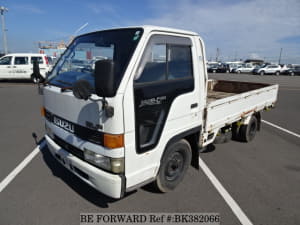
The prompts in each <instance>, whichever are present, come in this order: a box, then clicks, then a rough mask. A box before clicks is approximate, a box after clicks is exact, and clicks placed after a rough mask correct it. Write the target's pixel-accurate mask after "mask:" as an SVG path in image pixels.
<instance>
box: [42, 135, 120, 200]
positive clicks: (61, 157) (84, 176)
mask: <svg viewBox="0 0 300 225" xmlns="http://www.w3.org/2000/svg"><path fill="white" fill-rule="evenodd" d="M45 139H46V142H47V145H48V148H49V150H50V152H51V153H52V155H53V156H54V157H55V158H56V159H57V161H59V162H60V163H61V164H62V165H63V166H64V167H66V168H67V169H68V170H69V171H71V172H72V173H73V174H75V175H76V176H77V177H79V178H80V179H81V180H83V181H84V182H86V183H87V184H89V185H90V186H92V187H93V188H95V189H96V190H98V191H100V192H101V193H103V194H105V195H107V196H110V197H112V198H121V197H123V194H124V188H123V187H125V179H124V178H122V177H121V175H115V174H111V173H108V172H105V171H103V170H101V169H99V168H96V167H94V166H92V165H90V164H88V163H87V162H84V161H83V160H81V159H79V158H78V157H76V156H74V155H72V154H71V153H69V152H67V151H66V150H64V149H63V148H61V147H60V146H59V145H57V144H56V143H55V142H54V141H53V140H52V139H51V138H50V137H49V136H48V135H45Z"/></svg>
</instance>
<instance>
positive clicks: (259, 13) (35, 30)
mask: <svg viewBox="0 0 300 225" xmlns="http://www.w3.org/2000/svg"><path fill="white" fill-rule="evenodd" d="M0 6H4V7H6V8H8V12H5V24H6V29H7V32H6V33H7V40H8V49H9V51H10V52H37V51H38V44H37V42H38V41H61V40H65V41H68V40H69V38H70V37H71V36H72V35H76V34H77V35H78V34H82V33H86V32H91V31H95V30H101V29H106V28H112V27H124V26H139V25H145V24H147V25H159V26H167V27H172V28H179V29H185V30H191V31H195V32H197V33H199V35H200V36H201V37H202V38H203V40H204V42H205V46H206V56H207V59H208V60H215V59H216V54H217V48H218V49H219V59H221V60H223V61H233V60H235V59H247V58H260V59H265V60H267V61H269V62H278V59H279V55H280V49H281V48H282V60H281V62H283V63H298V64H300V0H127V1H124V0H123V1H122V0H110V1H107V0H106V1H105V0H84V1H82V0H81V1H78V0H49V1H41V0H0ZM86 23H88V25H87V26H86V27H84V28H83V29H82V30H81V31H80V32H78V33H76V31H77V30H78V29H79V28H80V27H81V26H83V25H84V24H86ZM2 49H3V44H2V32H1V37H0V51H2Z"/></svg>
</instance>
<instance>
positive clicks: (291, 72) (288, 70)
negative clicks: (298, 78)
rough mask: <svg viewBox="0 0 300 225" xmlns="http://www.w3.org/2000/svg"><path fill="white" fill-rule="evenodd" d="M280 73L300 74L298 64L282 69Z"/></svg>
mask: <svg viewBox="0 0 300 225" xmlns="http://www.w3.org/2000/svg"><path fill="white" fill-rule="evenodd" d="M281 74H284V75H290V76H294V75H300V66H295V67H292V68H290V69H287V70H284V71H283V72H281Z"/></svg>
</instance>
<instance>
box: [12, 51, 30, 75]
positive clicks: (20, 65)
mask: <svg viewBox="0 0 300 225" xmlns="http://www.w3.org/2000/svg"><path fill="white" fill-rule="evenodd" d="M13 72H14V77H15V78H30V75H31V67H30V64H29V61H28V57H27V56H15V59H14V63H13Z"/></svg>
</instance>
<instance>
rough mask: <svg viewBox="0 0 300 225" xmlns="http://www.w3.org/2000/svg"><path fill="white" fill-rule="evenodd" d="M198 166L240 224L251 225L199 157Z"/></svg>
mask: <svg viewBox="0 0 300 225" xmlns="http://www.w3.org/2000/svg"><path fill="white" fill-rule="evenodd" d="M199 166H200V167H201V169H202V170H203V172H204V173H205V175H206V176H207V177H208V179H209V180H210V181H211V183H212V184H213V185H214V186H215V188H216V189H217V191H218V192H219V194H220V195H221V196H222V197H223V199H224V200H225V202H226V203H227V205H228V206H229V207H230V208H231V210H232V212H233V213H234V214H235V215H236V217H237V218H238V219H239V221H240V222H241V224H242V225H253V223H252V222H251V221H250V220H249V218H248V217H247V216H246V214H245V213H244V212H243V210H242V209H241V208H240V207H239V205H238V204H237V203H236V201H235V200H234V199H233V198H232V197H231V196H230V194H229V193H228V192H227V191H226V189H225V188H224V187H223V185H222V184H221V183H220V181H219V180H218V179H217V178H216V177H215V175H214V174H213V173H212V172H211V170H210V169H209V168H208V167H207V165H206V164H205V162H204V161H203V160H202V159H201V158H200V157H199Z"/></svg>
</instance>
